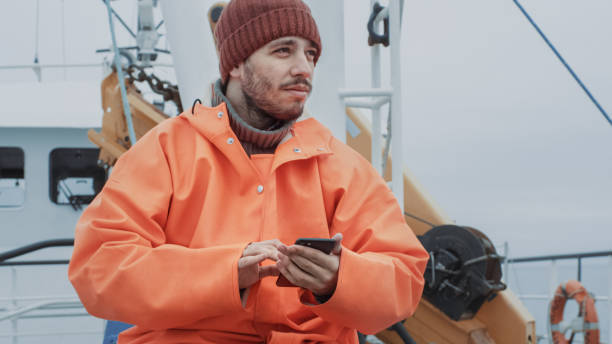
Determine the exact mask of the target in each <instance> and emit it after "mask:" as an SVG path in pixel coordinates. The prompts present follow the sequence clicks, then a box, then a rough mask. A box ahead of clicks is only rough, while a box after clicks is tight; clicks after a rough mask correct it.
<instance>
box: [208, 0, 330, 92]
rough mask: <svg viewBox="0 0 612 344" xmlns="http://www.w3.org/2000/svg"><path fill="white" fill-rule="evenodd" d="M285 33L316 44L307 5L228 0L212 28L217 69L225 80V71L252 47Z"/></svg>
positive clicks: (299, 0) (294, 0)
mask: <svg viewBox="0 0 612 344" xmlns="http://www.w3.org/2000/svg"><path fill="white" fill-rule="evenodd" d="M286 36H297V37H303V38H305V39H308V40H310V41H312V42H313V43H314V44H315V45H316V46H317V48H318V52H317V56H315V59H314V62H315V63H317V60H318V59H319V56H320V55H321V38H320V37H319V31H318V30H317V24H316V23H315V21H314V19H313V18H312V15H311V14H310V8H308V6H307V5H306V4H304V3H303V2H302V0H232V1H230V3H229V4H228V5H227V6H226V7H225V9H223V12H222V13H221V18H219V21H218V23H217V26H216V28H215V40H216V41H217V49H219V72H221V79H222V80H223V82H224V83H225V82H226V81H227V78H228V77H229V73H230V71H231V70H232V69H234V68H235V67H238V65H239V64H240V63H242V62H243V61H244V60H246V59H247V58H248V57H249V56H251V54H252V53H253V52H255V50H257V49H259V48H261V47H262V46H264V45H265V44H267V43H268V42H270V41H273V40H275V39H277V38H281V37H286Z"/></svg>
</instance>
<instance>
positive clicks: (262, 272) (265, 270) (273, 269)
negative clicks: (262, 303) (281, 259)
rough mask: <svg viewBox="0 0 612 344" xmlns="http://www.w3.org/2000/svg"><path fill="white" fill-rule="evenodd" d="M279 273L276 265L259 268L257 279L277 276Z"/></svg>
mask: <svg viewBox="0 0 612 344" xmlns="http://www.w3.org/2000/svg"><path fill="white" fill-rule="evenodd" d="M278 275H280V271H279V270H278V267H277V266H276V265H266V266H261V267H259V279H262V278H264V277H270V276H278Z"/></svg>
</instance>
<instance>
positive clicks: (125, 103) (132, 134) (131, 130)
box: [104, 0, 136, 146]
mask: <svg viewBox="0 0 612 344" xmlns="http://www.w3.org/2000/svg"><path fill="white" fill-rule="evenodd" d="M104 3H105V4H106V8H107V10H108V24H109V26H110V30H111V38H112V39H113V50H114V52H115V57H114V60H115V61H114V62H115V69H116V70H117V76H118V78H119V88H120V89H121V102H122V103H123V114H124V115H125V120H126V122H127V125H128V131H129V133H130V143H131V144H132V146H133V145H134V144H136V133H135V132H134V125H133V124H132V112H131V111H130V104H129V103H128V100H127V92H126V90H125V79H124V78H123V70H122V68H121V61H119V59H120V55H119V48H117V40H116V39H115V26H114V25H113V10H112V8H111V6H110V2H109V0H104Z"/></svg>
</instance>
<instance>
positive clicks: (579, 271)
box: [503, 244, 612, 344]
mask: <svg viewBox="0 0 612 344" xmlns="http://www.w3.org/2000/svg"><path fill="white" fill-rule="evenodd" d="M504 250H505V252H506V257H508V254H507V252H508V246H507V244H505V245H504ZM606 257H607V258H608V259H607V267H606V270H607V275H608V276H607V280H608V281H607V288H606V289H605V290H607V292H608V295H594V299H595V301H596V308H597V309H598V311H599V312H600V322H599V329H600V337H601V336H603V335H604V333H605V332H607V340H606V341H603V340H600V343H601V344H605V343H611V342H612V251H597V252H583V253H572V254H559V255H545V256H531V257H520V258H508V259H506V260H505V262H504V273H503V278H504V283H506V284H507V285H509V283H511V281H510V279H509V276H510V272H511V269H512V272H513V273H516V271H515V266H516V265H517V264H525V263H535V262H544V263H550V277H549V280H548V290H549V293H548V294H537V293H525V294H522V293H520V290H519V291H518V293H516V294H517V297H518V298H519V299H521V300H544V301H549V302H550V300H552V298H553V295H554V292H555V290H556V288H557V287H558V285H559V283H561V282H563V281H560V280H559V264H558V262H559V261H574V262H575V263H576V271H575V273H576V275H575V276H576V280H578V281H582V279H583V262H584V261H585V260H587V259H588V260H591V261H592V260H593V259H594V258H600V259H601V258H606ZM585 288H586V289H587V291H589V292H590V290H589V286H588V285H585ZM515 292H516V290H515ZM602 304H603V305H602ZM606 305H607V307H605V306H606ZM604 307H605V308H607V318H608V319H607V322H608V323H607V324H602V321H601V311H602V310H603V309H604ZM546 314H547V316H548V310H547V313H546ZM571 317H572V316H571V315H566V320H567V319H571ZM539 321H540V322H543V321H548V319H536V323H538V322H539ZM538 340H544V341H546V342H549V343H550V342H551V339H550V338H549V336H548V333H546V334H542V335H538ZM574 343H582V341H579V340H578V338H576V339H575V340H574Z"/></svg>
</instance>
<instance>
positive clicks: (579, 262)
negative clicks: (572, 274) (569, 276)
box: [578, 257, 582, 282]
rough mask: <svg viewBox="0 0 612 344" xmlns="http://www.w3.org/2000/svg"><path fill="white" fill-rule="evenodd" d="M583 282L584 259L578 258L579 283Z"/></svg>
mask: <svg viewBox="0 0 612 344" xmlns="http://www.w3.org/2000/svg"><path fill="white" fill-rule="evenodd" d="M581 281H582V258H580V257H578V282H581Z"/></svg>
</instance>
